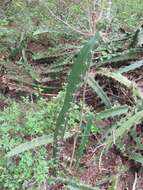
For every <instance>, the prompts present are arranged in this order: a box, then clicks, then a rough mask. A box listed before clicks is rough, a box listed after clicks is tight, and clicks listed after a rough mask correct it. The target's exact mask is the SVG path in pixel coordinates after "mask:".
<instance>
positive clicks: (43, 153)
mask: <svg viewBox="0 0 143 190" xmlns="http://www.w3.org/2000/svg"><path fill="white" fill-rule="evenodd" d="M63 97H64V93H60V94H59V96H58V97H57V98H55V99H53V100H52V101H50V102H47V101H46V100H44V99H41V100H38V101H37V103H32V102H29V101H28V100H27V99H24V100H23V102H20V103H16V102H13V103H12V104H11V106H9V107H7V108H6V109H5V110H4V111H3V112H2V111H1V112H0V124H1V126H0V155H1V158H0V163H1V164H0V184H1V188H2V189H13V190H15V189H21V188H27V187H28V186H29V185H30V184H33V188H34V187H37V185H39V184H41V183H42V182H43V181H44V180H45V179H46V177H47V175H48V171H49V167H51V165H53V162H52V160H47V155H48V154H49V153H48V152H47V149H46V147H45V146H42V145H46V144H48V143H51V142H52V140H53V138H51V137H50V134H51V133H52V132H53V131H54V128H55V122H54V121H55V118H56V117H57V114H58V113H59V110H60V107H61V105H62V103H63ZM72 110H73V111H72ZM72 110H71V113H70V115H69V120H68V128H74V127H76V120H77V121H78V120H79V116H80V110H79V106H78V105H75V104H74V105H73V109H72ZM45 134H47V135H45ZM70 136H71V133H70V134H67V133H66V138H68V137H70ZM18 145H19V146H18ZM39 146H42V147H40V148H39ZM15 147H17V148H15ZM9 151H10V152H9ZM7 152H8V154H7V157H12V156H13V158H9V159H7V160H5V154H6V153H7ZM20 153H22V154H20ZM14 155H16V156H14Z"/></svg>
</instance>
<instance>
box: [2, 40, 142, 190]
mask: <svg viewBox="0 0 143 190" xmlns="http://www.w3.org/2000/svg"><path fill="white" fill-rule="evenodd" d="M71 45H72V44H71ZM48 48H49V47H48V44H45V43H44V41H29V42H28V44H27V47H26V53H27V57H28V60H25V65H24V66H23V65H21V64H20V63H19V64H17V63H16V60H15V59H13V58H12V59H11V61H10V62H9V63H8V64H7V65H6V66H5V65H3V66H1V70H0V93H1V98H0V109H1V110H3V109H4V108H5V107H7V106H8V105H9V98H11V99H15V100H17V101H19V100H20V98H21V96H28V97H29V98H31V100H33V101H35V100H36V94H37V93H38V94H39V96H41V97H44V98H46V99H47V100H48V101H50V100H51V99H52V98H53V97H55V96H57V94H58V93H59V91H60V90H62V86H63V84H64V83H65V82H66V81H67V75H68V70H69V65H65V66H64V67H63V68H62V69H61V70H59V71H58V73H56V72H54V71H53V73H52V72H51V63H52V62H53V61H54V60H58V59H59V57H58V55H56V56H55V57H54V56H53V57H51V58H46V57H45V58H36V59H35V58H33V55H35V54H39V53H41V54H43V53H45V54H46V53H47V52H48ZM66 51H67V52H66V53H68V52H69V55H70V53H71V52H72V53H73V52H74V49H72V48H71V49H68V50H66ZM64 53H65V52H64ZM6 56H7V55H0V60H1V61H2V60H4V59H5V57H6ZM142 57H143V55H140V56H139V58H137V59H136V60H138V59H141V58H142ZM133 61H135V60H133ZM127 64H128V63H127ZM117 67H118V66H117V65H116V64H115V65H109V68H112V69H116V68H117ZM49 68H50V72H48V70H49ZM93 72H94V69H93ZM49 75H50V77H49ZM126 76H128V78H129V79H130V80H131V81H134V82H136V83H137V85H138V87H139V88H141V89H142V91H143V67H140V68H139V69H136V70H135V71H133V72H130V73H128V74H126ZM97 78H98V80H99V82H100V84H102V85H104V89H106V91H107V92H108V95H110V96H112V98H113V99H114V101H116V100H117V101H118V102H120V103H121V104H129V105H130V104H132V98H131V96H130V92H129V91H127V89H126V88H124V87H121V86H120V85H119V84H117V83H115V82H114V81H111V80H108V79H104V78H100V77H98V76H97ZM80 91H81V95H82V88H81V90H80ZM79 98H80V93H79ZM85 101H86V103H87V104H88V105H89V106H92V108H93V109H94V110H100V109H101V107H102V104H101V102H100V101H99V99H98V98H97V97H96V96H95V93H94V92H93V91H92V90H91V88H90V87H87V90H86V95H85ZM110 122H111V123H112V121H111V120H106V121H103V122H101V123H100V126H102V127H103V128H105V127H106V125H109V123H110ZM140 127H142V126H140ZM99 138H100V136H99ZM97 140H98V136H94V135H91V136H90V137H89V143H88V145H87V147H86V150H85V152H84V155H83V156H82V158H81V160H80V167H79V168H78V170H77V169H76V167H75V166H74V160H73V165H72V166H71V167H70V166H69V165H70V160H71V157H72V152H73V144H74V137H71V138H70V139H68V140H67V141H66V142H65V143H64V145H63V148H62V151H61V155H60V160H61V166H60V169H61V170H63V171H64V173H65V174H66V175H67V176H73V177H78V178H79V179H81V181H82V182H84V183H85V184H89V185H92V186H96V185H98V186H99V187H100V188H101V189H104V190H106V189H108V190H109V189H110V190H111V189H114V187H115V186H116V184H114V182H115V183H118V189H119V190H133V184H134V182H135V176H136V174H137V175H138V179H137V180H138V183H137V187H136V189H137V190H143V169H142V166H141V165H140V164H138V163H135V162H134V161H133V160H129V159H128V158H127V157H126V156H124V155H122V154H121V153H120V152H118V150H116V149H114V148H112V149H111V150H110V151H109V152H108V153H107V154H106V155H102V151H101V150H103V147H102V146H101V147H98V148H97V147H96V146H95V144H96V141H97ZM127 140H128V143H132V139H127ZM47 149H48V150H49V152H50V151H51V150H52V149H51V146H48V147H47ZM41 188H42V187H41ZM47 189H49V190H50V189H51V190H58V189H64V187H63V185H62V184H60V183H59V184H56V185H54V186H52V187H51V186H50V187H49V186H48V184H47Z"/></svg>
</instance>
